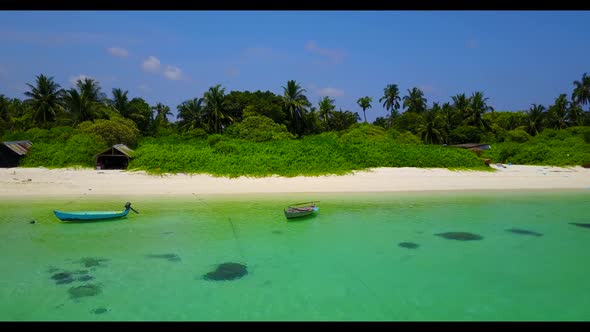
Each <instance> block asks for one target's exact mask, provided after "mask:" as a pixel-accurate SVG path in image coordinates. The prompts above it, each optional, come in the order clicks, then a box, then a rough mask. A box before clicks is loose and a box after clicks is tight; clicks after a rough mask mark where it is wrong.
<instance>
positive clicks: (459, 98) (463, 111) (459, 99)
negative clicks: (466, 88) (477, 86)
mask: <svg viewBox="0 0 590 332" xmlns="http://www.w3.org/2000/svg"><path fill="white" fill-rule="evenodd" d="M451 99H453V107H454V108H455V109H456V110H457V111H458V112H459V115H460V116H461V121H463V119H465V118H467V117H468V116H469V113H470V112H471V111H470V109H469V108H470V107H471V100H470V99H469V98H467V97H466V96H465V94H464V93H462V94H459V95H456V96H453V97H451Z"/></svg>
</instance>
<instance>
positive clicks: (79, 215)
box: [53, 202, 139, 221]
mask: <svg viewBox="0 0 590 332" xmlns="http://www.w3.org/2000/svg"><path fill="white" fill-rule="evenodd" d="M129 211H133V212H135V213H139V212H137V211H136V210H135V209H134V208H132V207H131V203H129V202H127V204H125V210H124V211H79V212H63V211H57V210H53V213H54V214H55V216H56V217H57V218H59V220H62V221H85V220H105V219H116V218H122V217H125V216H127V214H129Z"/></svg>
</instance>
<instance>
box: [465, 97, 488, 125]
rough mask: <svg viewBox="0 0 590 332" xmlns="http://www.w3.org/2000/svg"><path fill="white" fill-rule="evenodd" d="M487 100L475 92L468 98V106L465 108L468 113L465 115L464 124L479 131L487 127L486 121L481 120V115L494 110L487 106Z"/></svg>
mask: <svg viewBox="0 0 590 332" xmlns="http://www.w3.org/2000/svg"><path fill="white" fill-rule="evenodd" d="M488 99H489V98H484V96H483V92H479V91H478V92H475V93H474V94H473V95H471V97H470V98H469V101H470V105H469V107H468V108H467V111H468V113H467V114H466V117H465V119H464V120H463V121H464V124H466V125H468V126H475V127H478V128H479V129H484V128H487V127H488V123H487V121H485V120H484V119H482V115H483V114H484V113H486V112H487V111H492V112H493V111H494V108H493V107H491V106H488V104H487V100H488Z"/></svg>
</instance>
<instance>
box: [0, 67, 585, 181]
mask: <svg viewBox="0 0 590 332" xmlns="http://www.w3.org/2000/svg"><path fill="white" fill-rule="evenodd" d="M573 83H574V84H573V86H574V88H573V91H572V93H571V97H569V98H568V96H567V95H566V94H561V95H559V96H557V98H556V99H555V101H554V102H553V104H552V105H548V106H543V105H537V104H533V105H531V108H530V109H529V110H517V111H514V112H499V111H496V110H494V109H493V108H492V107H491V106H489V99H488V98H486V97H485V96H484V94H483V92H480V91H476V92H474V93H472V94H470V95H466V94H463V93H461V94H457V95H455V96H452V97H451V102H446V103H442V104H441V103H438V102H435V103H433V104H432V107H429V106H428V101H427V99H426V98H425V96H424V93H423V92H422V91H421V90H420V89H419V88H416V87H414V88H411V89H407V90H406V91H407V94H406V95H405V96H401V95H400V89H399V87H398V85H397V84H388V85H387V86H386V87H385V88H384V89H383V92H382V93H383V95H382V96H373V97H371V96H364V97H361V98H358V100H357V104H358V109H357V111H360V110H362V111H363V120H364V121H363V122H362V123H359V122H360V121H361V117H360V116H359V113H358V112H354V111H351V110H342V109H340V108H339V109H338V110H337V107H336V101H335V100H334V99H331V98H330V97H327V96H325V97H322V98H320V99H319V101H317V104H316V105H317V107H316V106H314V105H313V103H312V102H311V101H310V100H309V99H308V97H307V96H306V91H305V89H303V88H302V87H301V84H300V83H298V82H296V81H292V80H291V81H288V82H287V84H286V85H285V86H283V87H282V94H281V95H279V94H274V93H272V92H270V91H265V92H263V91H254V92H251V91H229V92H226V90H225V88H224V87H222V86H221V85H216V86H213V87H211V88H209V89H208V90H207V91H206V92H205V93H203V95H202V96H200V97H199V96H197V97H194V98H192V99H188V100H187V101H185V102H183V103H181V104H180V105H178V106H176V110H177V113H176V116H177V120H178V121H171V120H172V116H173V113H172V111H171V108H170V107H169V106H167V105H164V104H162V103H157V104H156V105H149V104H148V103H147V102H146V101H145V100H143V99H142V98H140V97H135V98H131V97H129V96H128V92H127V91H124V90H122V89H113V90H112V96H111V97H110V98H109V97H108V96H107V95H106V94H105V93H104V92H102V90H101V87H100V84H99V82H97V81H96V80H93V79H89V78H85V79H83V80H79V81H78V82H77V84H76V86H75V88H72V89H69V90H64V89H62V88H61V87H60V85H59V84H57V83H56V82H55V81H54V79H53V78H52V77H48V76H45V75H39V76H37V78H36V82H34V83H32V84H31V83H30V84H28V87H29V91H27V92H26V93H25V97H26V98H27V99H25V100H20V99H18V98H7V97H5V96H4V95H0V137H1V138H2V140H4V141H9V140H23V139H28V140H31V141H32V142H33V147H32V149H31V151H30V152H29V153H28V155H27V156H26V157H25V158H24V159H23V160H22V162H21V166H30V167H34V166H44V167H68V166H83V167H92V166H93V165H94V156H95V154H96V153H98V152H100V151H102V150H103V149H106V148H107V147H108V146H111V145H114V144H118V143H123V144H126V145H128V146H129V147H131V148H135V149H136V157H135V159H133V160H132V162H131V164H130V165H129V167H130V168H132V169H141V170H146V171H148V172H152V173H163V172H191V173H210V174H214V175H223V176H232V177H234V176H242V175H247V176H267V175H272V174H277V175H283V176H295V175H322V174H344V173H347V172H350V171H353V170H361V169H365V168H370V167H446V168H450V169H482V167H485V166H484V162H483V159H484V158H489V159H491V161H492V162H493V163H496V162H502V163H509V162H510V163H515V164H538V165H541V164H542V165H562V166H565V165H588V164H590V110H588V109H587V108H588V105H590V77H589V76H587V75H586V74H584V75H582V79H581V80H580V81H575V82H573ZM130 98H131V99H130ZM373 100H378V101H379V103H380V104H382V106H383V108H384V109H385V110H386V112H387V113H386V114H387V115H386V116H385V117H379V118H377V119H376V120H375V121H374V122H373V124H369V123H366V114H365V112H366V110H367V109H372V108H373V106H376V105H372V102H373ZM461 143H490V144H491V146H492V148H491V149H490V150H486V151H484V152H483V153H478V154H475V153H472V152H470V151H468V150H462V149H457V148H453V147H445V146H444V145H453V144H461Z"/></svg>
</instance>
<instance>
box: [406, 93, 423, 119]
mask: <svg viewBox="0 0 590 332" xmlns="http://www.w3.org/2000/svg"><path fill="white" fill-rule="evenodd" d="M403 100H404V108H406V109H407V111H408V112H415V113H418V114H421V113H424V112H425V111H426V98H424V92H422V90H420V89H418V88H412V90H408V95H407V96H404V98H403Z"/></svg>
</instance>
